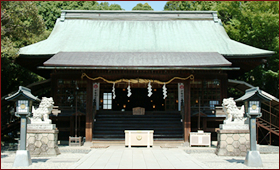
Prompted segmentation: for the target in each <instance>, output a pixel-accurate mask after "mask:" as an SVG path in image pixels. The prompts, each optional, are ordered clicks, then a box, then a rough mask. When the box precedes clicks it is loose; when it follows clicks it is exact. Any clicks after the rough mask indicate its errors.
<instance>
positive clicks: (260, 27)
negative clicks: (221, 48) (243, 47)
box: [217, 1, 279, 97]
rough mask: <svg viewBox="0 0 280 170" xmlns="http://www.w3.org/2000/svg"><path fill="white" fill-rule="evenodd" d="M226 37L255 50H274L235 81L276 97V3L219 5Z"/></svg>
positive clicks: (226, 3) (228, 3)
mask: <svg viewBox="0 0 280 170" xmlns="http://www.w3.org/2000/svg"><path fill="white" fill-rule="evenodd" d="M217 11H218V13H219V17H220V18H221V19H222V21H223V24H224V27H225V30H226V31H227V33H228V35H229V37H230V38H231V39H233V40H236V41H238V42H242V43H244V44H248V45H251V46H254V47H257V48H261V49H267V50H271V51H275V52H276V54H275V55H273V56H272V57H270V58H268V60H267V62H266V63H263V64H261V65H259V66H257V67H256V68H254V69H253V70H251V71H249V72H247V73H245V74H244V75H243V76H241V77H239V79H241V80H244V81H246V82H248V83H250V84H252V85H254V86H259V87H260V88H261V89H263V90H265V91H266V92H268V93H271V94H273V95H274V96H276V97H278V96H279V83H278V82H279V2H278V1H246V2H233V1H228V2H222V3H221V4H219V5H218V6H217Z"/></svg>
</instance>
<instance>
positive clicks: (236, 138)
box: [232, 134, 240, 141]
mask: <svg viewBox="0 0 280 170" xmlns="http://www.w3.org/2000/svg"><path fill="white" fill-rule="evenodd" d="M239 138H240V136H239V134H234V135H233V136H232V139H233V140H235V141H237V140H239Z"/></svg>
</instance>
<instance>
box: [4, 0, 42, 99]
mask: <svg viewBox="0 0 280 170" xmlns="http://www.w3.org/2000/svg"><path fill="white" fill-rule="evenodd" d="M44 31H45V25H44V22H43V20H42V18H41V17H40V16H39V15H38V10H37V7H36V5H35V4H34V2H30V1H25V2H24V1H1V74H2V77H1V80H2V95H5V94H7V93H9V92H11V91H14V90H16V89H17V88H18V86H19V85H28V84H30V83H33V82H34V81H37V80H38V77H37V75H35V74H33V73H31V72H29V71H27V70H25V69H24V68H22V67H21V66H19V65H17V64H15V63H14V59H15V58H16V56H17V52H18V50H19V48H20V47H23V46H27V45H29V44H32V43H35V42H38V41H40V40H42V39H43V38H45V33H44Z"/></svg>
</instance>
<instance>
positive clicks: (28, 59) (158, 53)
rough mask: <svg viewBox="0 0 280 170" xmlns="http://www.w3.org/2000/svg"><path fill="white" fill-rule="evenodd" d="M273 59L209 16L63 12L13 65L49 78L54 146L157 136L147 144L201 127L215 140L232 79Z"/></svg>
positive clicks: (186, 137)
mask: <svg viewBox="0 0 280 170" xmlns="http://www.w3.org/2000/svg"><path fill="white" fill-rule="evenodd" d="M273 54H274V52H272V51H268V50H264V49H259V48H255V47H252V46H249V45H246V44H242V43H239V42H237V41H234V40H231V39H230V38H229V36H228V35H227V33H226V31H225V29H224V27H223V25H222V22H221V20H220V19H219V18H218V17H217V12H216V11H97V10H96V11H95V10H89V11H87V10H62V12H61V16H60V18H58V19H57V21H56V23H55V26H54V28H53V31H52V32H51V34H50V36H49V37H48V38H47V39H46V40H43V41H40V42H38V43H35V44H32V45H29V46H26V47H23V48H21V49H20V51H19V57H18V58H17V63H19V64H20V65H22V66H23V67H26V68H28V69H29V70H31V71H33V72H34V73H37V74H38V75H40V76H42V77H44V78H46V79H47V80H46V81H45V83H46V84H47V85H48V86H50V89H51V97H53V99H54V102H55V105H56V106H59V109H60V110H61V113H60V114H59V116H57V117H56V116H52V117H51V118H52V121H53V123H55V124H57V128H58V130H59V137H58V138H59V140H68V137H69V136H74V135H75V134H77V135H78V136H83V137H85V140H86V141H87V142H91V141H93V140H124V130H154V140H182V141H184V142H188V141H189V135H190V132H195V131H197V130H198V129H202V130H204V131H205V132H211V133H212V139H213V140H215V137H216V133H215V129H216V128H218V127H219V124H220V123H222V121H223V120H224V119H225V115H224V114H220V113H219V112H218V111H217V109H216V106H220V105H221V104H222V100H223V99H224V98H227V97H230V96H228V94H227V90H228V88H229V79H236V78H238V76H240V75H242V74H244V73H245V72H246V71H249V70H251V69H253V68H255V67H256V66H258V65H259V64H261V63H262V62H263V61H264V60H265V59H267V58H268V57H270V56H272V55H273ZM75 114H77V121H75ZM198 115H199V118H198Z"/></svg>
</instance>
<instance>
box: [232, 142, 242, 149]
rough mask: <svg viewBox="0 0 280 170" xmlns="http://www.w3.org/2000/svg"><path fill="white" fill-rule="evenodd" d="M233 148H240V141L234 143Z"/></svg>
mask: <svg viewBox="0 0 280 170" xmlns="http://www.w3.org/2000/svg"><path fill="white" fill-rule="evenodd" d="M232 146H233V147H234V148H239V146H240V143H239V141H234V142H233V143H232Z"/></svg>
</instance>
